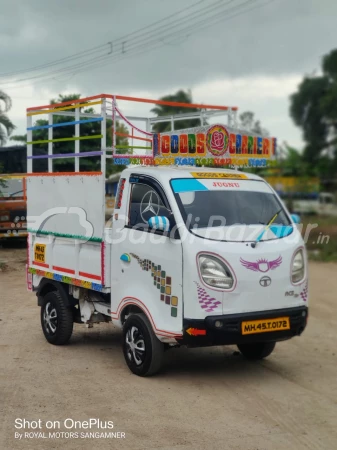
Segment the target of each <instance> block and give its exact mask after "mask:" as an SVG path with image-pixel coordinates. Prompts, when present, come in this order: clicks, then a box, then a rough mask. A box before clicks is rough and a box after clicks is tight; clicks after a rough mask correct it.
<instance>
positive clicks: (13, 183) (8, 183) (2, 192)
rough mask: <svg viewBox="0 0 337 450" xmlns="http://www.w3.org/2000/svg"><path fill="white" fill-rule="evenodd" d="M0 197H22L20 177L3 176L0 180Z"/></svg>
mask: <svg viewBox="0 0 337 450" xmlns="http://www.w3.org/2000/svg"><path fill="white" fill-rule="evenodd" d="M1 181H2V182H1V185H0V197H4V198H16V197H23V181H22V178H15V179H11V178H4V179H2V180H1Z"/></svg>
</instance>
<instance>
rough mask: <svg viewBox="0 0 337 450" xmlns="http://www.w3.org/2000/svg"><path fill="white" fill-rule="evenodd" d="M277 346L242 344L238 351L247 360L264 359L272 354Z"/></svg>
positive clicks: (264, 343)
mask: <svg viewBox="0 0 337 450" xmlns="http://www.w3.org/2000/svg"><path fill="white" fill-rule="evenodd" d="M275 345H276V344H275V342H257V343H255V344H240V345H238V349H239V350H240V352H241V353H242V354H243V356H244V357H245V358H247V359H263V358H266V357H267V356H269V355H270V354H271V353H272V351H273V350H274V348H275Z"/></svg>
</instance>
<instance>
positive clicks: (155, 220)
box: [147, 216, 170, 231]
mask: <svg viewBox="0 0 337 450" xmlns="http://www.w3.org/2000/svg"><path fill="white" fill-rule="evenodd" d="M147 223H148V224H149V227H150V228H151V229H152V230H157V231H170V221H169V220H168V218H167V217H165V216H153V217H151V218H150V219H149V220H148V221H147Z"/></svg>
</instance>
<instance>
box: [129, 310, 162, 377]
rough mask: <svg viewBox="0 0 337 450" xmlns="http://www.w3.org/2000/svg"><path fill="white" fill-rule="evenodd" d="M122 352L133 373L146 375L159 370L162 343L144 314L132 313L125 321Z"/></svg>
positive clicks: (141, 375)
mask: <svg viewBox="0 0 337 450" xmlns="http://www.w3.org/2000/svg"><path fill="white" fill-rule="evenodd" d="M132 345H134V347H132ZM123 353H124V358H125V361H126V364H127V365H128V367H129V369H130V370H131V372H132V373H134V374H135V375H138V376H140V377H148V376H150V375H154V374H155V373H157V372H158V371H159V370H160V368H161V366H162V362H163V356H164V344H163V343H162V342H160V341H159V339H158V338H157V336H156V335H155V334H154V332H153V329H152V326H151V324H150V322H149V320H148V318H147V317H146V316H145V314H132V315H131V316H129V317H128V318H127V320H126V321H125V323H124V326H123Z"/></svg>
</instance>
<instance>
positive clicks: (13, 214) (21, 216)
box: [9, 209, 27, 223]
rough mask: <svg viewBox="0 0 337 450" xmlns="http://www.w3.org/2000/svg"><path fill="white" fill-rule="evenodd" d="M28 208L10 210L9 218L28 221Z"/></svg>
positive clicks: (15, 221) (14, 220) (16, 220)
mask: <svg viewBox="0 0 337 450" xmlns="http://www.w3.org/2000/svg"><path fill="white" fill-rule="evenodd" d="M26 214H27V212H26V210H25V209H15V210H14V211H10V214H9V218H10V221H11V222H14V223H17V222H23V221H24V222H25V221H26Z"/></svg>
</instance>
